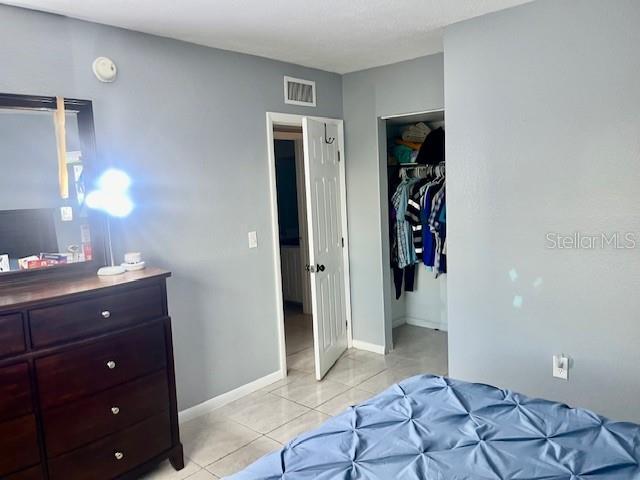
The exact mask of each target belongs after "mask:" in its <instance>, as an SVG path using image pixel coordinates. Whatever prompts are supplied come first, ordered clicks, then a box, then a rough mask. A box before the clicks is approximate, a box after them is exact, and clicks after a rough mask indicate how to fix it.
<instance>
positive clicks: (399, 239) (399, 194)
mask: <svg viewBox="0 0 640 480" xmlns="http://www.w3.org/2000/svg"><path fill="white" fill-rule="evenodd" d="M416 181H417V179H409V180H404V181H402V183H400V185H398V188H397V189H396V191H395V193H394V194H393V197H392V199H391V202H392V204H393V208H394V209H395V212H396V225H395V241H396V250H397V257H398V258H397V263H398V267H399V268H404V267H406V266H408V265H413V264H414V263H416V261H417V257H416V252H415V248H414V247H413V233H412V230H411V225H410V224H409V222H407V220H406V218H405V216H406V211H407V204H408V201H409V189H410V188H411V186H412V185H413V184H414V183H415V182H416Z"/></svg>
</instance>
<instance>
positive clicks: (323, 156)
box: [302, 117, 347, 380]
mask: <svg viewBox="0 0 640 480" xmlns="http://www.w3.org/2000/svg"><path fill="white" fill-rule="evenodd" d="M338 125H339V123H338V122H337V121H333V122H332V121H330V120H327V121H326V123H325V122H322V121H319V120H315V119H311V118H307V117H305V118H303V120H302V132H303V141H304V164H305V172H306V175H305V191H306V199H307V225H308V230H309V264H310V269H309V270H310V271H309V274H310V276H311V302H312V311H313V336H314V350H315V360H316V362H315V363H316V378H317V379H318V380H321V379H322V377H324V375H325V374H326V373H327V371H329V369H330V368H331V367H332V366H333V364H334V363H335V362H336V360H337V359H338V358H339V357H340V355H342V353H343V352H344V351H345V350H346V349H347V301H346V298H345V265H344V255H343V253H344V252H343V248H344V247H343V245H344V240H343V232H342V226H343V223H342V202H343V201H344V199H343V198H342V194H341V188H340V187H341V179H340V163H339V162H340V157H339V150H338V149H339V146H340V145H339V144H340V141H339V138H338V137H339V134H338ZM327 138H328V139H330V138H333V139H334V141H333V142H332V143H327V141H326V139H327Z"/></svg>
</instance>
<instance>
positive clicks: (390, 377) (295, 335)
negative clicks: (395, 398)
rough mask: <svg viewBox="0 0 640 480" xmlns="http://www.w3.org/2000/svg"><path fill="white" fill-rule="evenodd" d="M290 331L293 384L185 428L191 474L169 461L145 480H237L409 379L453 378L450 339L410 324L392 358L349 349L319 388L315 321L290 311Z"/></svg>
mask: <svg viewBox="0 0 640 480" xmlns="http://www.w3.org/2000/svg"><path fill="white" fill-rule="evenodd" d="M285 325H286V328H285V330H286V344H287V353H288V356H287V363H288V365H289V372H288V377H287V378H286V379H284V380H280V381H278V382H276V383H274V384H272V385H269V386H268V387H266V388H264V389H262V390H260V391H258V392H255V393H252V394H250V395H247V396H246V397H243V398H241V399H239V400H236V401H235V402H232V403H230V404H228V405H226V406H224V407H222V408H220V409H218V410H216V411H214V412H212V413H210V414H208V415H205V416H203V417H200V418H197V419H195V420H192V421H190V422H187V423H185V424H183V425H181V427H180V433H181V437H182V441H183V444H184V448H185V455H186V456H187V459H186V460H185V461H186V466H185V468H184V470H182V471H180V472H175V471H174V470H173V469H172V468H171V466H170V465H169V464H168V462H165V463H164V464H162V465H161V466H160V467H159V468H158V469H157V470H155V471H154V472H152V473H151V474H149V475H147V476H145V477H144V478H145V479H153V480H184V479H188V480H212V479H216V478H222V477H224V476H225V475H231V474H232V473H235V472H237V471H239V470H242V469H243V468H244V467H246V466H247V465H249V464H251V463H252V462H254V461H255V460H257V459H258V458H260V457H262V456H263V455H265V454H267V453H269V452H271V451H273V450H277V449H278V448H280V447H281V446H282V444H284V443H286V442H288V441H289V440H291V439H292V438H294V437H295V436H296V435H299V434H300V433H302V432H305V431H307V430H311V429H313V428H315V427H317V426H318V425H320V424H321V423H322V422H324V421H325V420H326V419H328V418H330V416H331V415H337V414H339V413H341V412H342V411H343V410H344V409H345V408H347V407H348V406H350V405H354V404H356V403H360V402H362V401H364V400H366V399H367V398H369V397H371V396H373V395H375V394H377V393H379V392H381V391H382V390H384V389H386V388H387V387H389V386H390V385H392V384H394V383H396V382H398V381H400V380H402V379H404V378H407V377H410V376H412V375H417V374H419V373H435V374H439V375H446V374H447V334H446V333H444V332H440V331H436V330H430V329H426V328H420V327H413V326H410V325H403V326H401V327H398V328H396V329H394V331H393V337H394V346H395V349H394V351H393V352H392V353H390V354H389V355H385V356H382V355H376V354H374V353H369V352H364V351H362V350H353V349H351V350H348V351H347V352H345V354H344V355H343V356H342V357H341V358H340V359H339V360H338V361H337V362H336V364H335V365H334V366H333V368H332V369H331V370H330V371H329V373H328V374H327V376H326V378H325V379H324V380H323V381H321V382H317V381H316V380H315V378H314V376H313V371H314V363H313V362H314V360H313V331H312V324H311V317H310V316H309V315H303V314H302V313H301V312H299V311H293V312H291V311H289V312H288V314H287V317H286V323H285Z"/></svg>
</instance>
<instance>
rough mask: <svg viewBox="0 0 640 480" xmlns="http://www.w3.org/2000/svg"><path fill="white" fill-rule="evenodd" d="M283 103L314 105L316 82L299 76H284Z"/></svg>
mask: <svg viewBox="0 0 640 480" xmlns="http://www.w3.org/2000/svg"><path fill="white" fill-rule="evenodd" d="M284 103H288V104H290V105H303V106H305V107H315V106H316V82H312V81H311V80H302V79H300V78H293V77H284Z"/></svg>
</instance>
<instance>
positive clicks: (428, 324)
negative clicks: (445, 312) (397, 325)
mask: <svg viewBox="0 0 640 480" xmlns="http://www.w3.org/2000/svg"><path fill="white" fill-rule="evenodd" d="M404 321H405V323H406V324H407V325H413V326H414V327H424V328H431V329H432V330H442V331H443V332H446V331H447V324H446V323H440V322H432V321H430V320H426V319H424V318H417V317H409V316H406V317H404Z"/></svg>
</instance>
